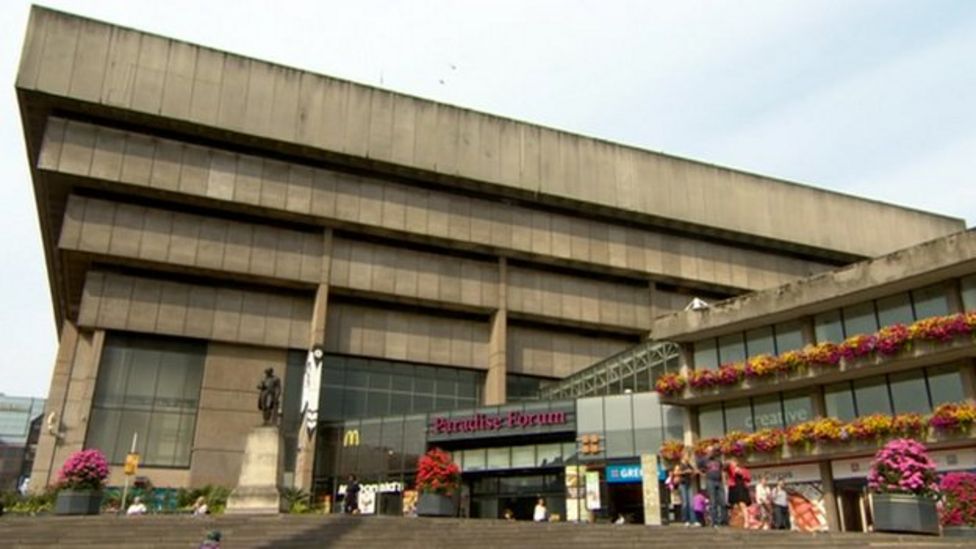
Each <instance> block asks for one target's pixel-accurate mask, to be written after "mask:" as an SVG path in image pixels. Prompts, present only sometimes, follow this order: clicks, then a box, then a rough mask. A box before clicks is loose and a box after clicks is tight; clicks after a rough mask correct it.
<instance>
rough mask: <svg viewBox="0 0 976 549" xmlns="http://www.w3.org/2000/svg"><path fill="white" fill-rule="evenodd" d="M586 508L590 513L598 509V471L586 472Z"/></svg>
mask: <svg viewBox="0 0 976 549" xmlns="http://www.w3.org/2000/svg"><path fill="white" fill-rule="evenodd" d="M586 508H587V509H588V510H590V511H595V510H597V509H599V508H600V471H587V472H586Z"/></svg>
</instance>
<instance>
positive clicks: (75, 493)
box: [54, 490, 102, 515]
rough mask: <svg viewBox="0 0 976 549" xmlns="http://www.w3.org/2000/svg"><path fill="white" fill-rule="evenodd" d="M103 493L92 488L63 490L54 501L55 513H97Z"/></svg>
mask: <svg viewBox="0 0 976 549" xmlns="http://www.w3.org/2000/svg"><path fill="white" fill-rule="evenodd" d="M101 507H102V493H101V492H96V491H92V490H61V491H59V492H58V498H57V500H56V501H55V503H54V514H55V515H97V514H98V512H99V510H100V509H101Z"/></svg>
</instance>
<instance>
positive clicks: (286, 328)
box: [16, 8, 963, 486]
mask: <svg viewBox="0 0 976 549" xmlns="http://www.w3.org/2000/svg"><path fill="white" fill-rule="evenodd" d="M16 87H17V93H18V98H19V101H20V108H21V113H22V122H23V127H24V134H25V139H26V142H27V148H28V161H29V162H30V166H31V171H32V177H33V183H34V189H35V195H36V199H37V206H38V214H39V218H40V224H41V230H42V236H43V241H44V247H45V253H46V258H47V264H48V272H49V277H50V285H51V293H52V299H53V304H54V313H55V318H56V322H57V323H58V329H59V333H60V337H61V343H60V350H59V353H58V356H57V361H56V365H55V370H54V375H53V378H52V383H51V391H50V395H49V398H48V401H47V409H46V413H47V414H51V413H53V414H54V417H55V418H57V421H58V428H57V429H52V430H51V431H50V432H45V433H44V434H43V435H42V438H41V441H40V444H39V449H38V455H37V459H36V462H35V463H36V465H35V468H34V475H33V476H34V479H35V482H34V483H33V484H34V486H42V485H43V484H45V482H49V481H52V480H53V479H54V472H56V469H57V468H58V467H59V466H60V464H61V463H62V462H63V461H64V459H65V458H66V457H67V456H68V455H69V454H70V453H71V452H72V451H74V450H77V449H79V448H82V447H83V446H85V445H86V444H92V443H93V442H92V436H93V435H92V433H91V418H92V415H93V413H94V411H95V410H94V408H93V400H95V399H96V397H97V395H98V394H100V393H99V391H102V390H103V389H100V387H101V385H99V384H100V382H101V381H100V380H103V379H105V376H104V375H103V376H100V375H99V368H100V365H102V364H103V363H104V362H105V360H107V359H106V358H105V356H103V355H104V353H103V349H104V348H105V345H106V339H107V338H108V339H109V340H111V339H112V337H113V334H154V335H157V336H160V337H162V338H164V339H165V338H182V339H185V340H190V341H195V342H202V344H204V345H205V347H206V351H205V358H204V359H203V364H204V365H203V366H202V368H203V373H202V380H200V381H199V394H198V396H195V397H194V398H195V399H196V400H193V399H190V400H188V402H195V404H194V406H195V408H194V409H193V410H192V412H189V413H190V415H192V417H193V424H192V427H191V428H190V432H191V433H192V440H191V441H190V442H189V444H190V447H189V448H186V449H185V451H186V452H189V454H188V455H189V458H188V460H189V461H188V465H187V464H185V463H184V464H182V465H180V466H172V467H155V468H154V467H148V468H144V469H143V473H144V474H146V475H148V476H149V477H150V478H151V479H152V481H153V482H154V483H155V484H156V485H157V486H186V485H200V484H206V483H218V484H233V482H234V480H235V479H236V478H237V472H238V470H239V467H240V457H241V452H242V450H243V444H244V439H245V435H246V433H247V431H248V430H249V429H250V427H251V426H253V425H255V424H257V423H258V422H259V419H258V418H259V415H258V413H257V411H256V410H255V409H254V402H253V400H254V398H253V397H254V388H253V385H254V383H255V382H256V380H257V379H258V378H259V377H260V372H261V371H262V370H263V368H265V367H267V366H269V365H271V366H275V367H276V369H277V370H279V372H282V373H283V372H285V371H286V370H287V368H286V367H285V365H286V363H287V361H288V360H289V359H288V356H289V351H292V352H298V351H304V350H307V349H308V348H309V347H310V346H312V345H315V344H321V345H324V346H325V348H326V351H327V352H328V353H330V354H334V355H346V356H356V357H371V358H374V359H384V360H391V361H401V362H404V363H415V364H424V365H431V366H449V367H452V368H457V369H461V370H466V371H467V370H470V371H475V372H478V375H479V376H482V377H479V378H478V379H483V390H482V391H481V393H480V394H481V398H482V401H483V403H485V404H496V403H502V402H505V401H506V379H507V378H510V377H511V376H514V375H520V376H528V377H529V378H531V379H558V378H561V377H564V376H566V375H569V374H571V373H572V372H574V371H578V370H579V369H581V368H584V367H586V366H587V365H589V364H591V363H593V362H595V361H597V360H599V359H601V358H604V357H606V356H609V355H611V354H613V353H615V352H618V351H620V350H622V349H625V348H627V347H628V346H630V345H632V344H633V343H635V342H637V341H639V340H641V339H642V338H644V337H646V336H647V334H648V333H649V331H650V330H651V326H652V322H653V319H654V318H655V317H658V316H660V315H662V314H667V313H669V312H673V311H676V310H680V309H681V308H683V307H684V305H685V304H686V303H687V302H688V301H689V300H690V299H691V298H692V297H693V296H702V297H706V298H709V299H714V298H721V297H728V296H733V295H738V294H741V293H744V292H748V291H753V290H760V289H763V288H768V287H772V286H776V285H778V284H782V283H784V282H787V281H789V280H792V279H795V278H797V277H803V276H808V275H811V274H815V273H820V272H824V271H826V270H829V269H831V268H834V267H836V266H838V265H842V264H846V263H849V262H851V261H854V260H857V259H861V258H864V257H868V256H873V255H877V254H879V253H885V252H889V251H892V250H895V249H898V248H901V247H905V246H908V245H911V244H914V243H917V242H921V241H925V240H929V239H931V238H935V237H939V236H942V235H946V234H950V233H953V232H956V231H959V230H961V229H962V228H963V223H962V221H961V220H958V219H952V218H947V217H944V216H939V215H933V214H929V213H925V212H920V211H915V210H910V209H905V208H898V207H893V206H889V205H885V204H881V203H877V202H873V201H869V200H864V199H860V198H856V197H851V196H846V195H841V194H837V193H832V192H827V191H823V190H819V189H814V188H810V187H805V186H802V185H797V184H793V183H789V182H783V181H778V180H774V179H770V178H766V177H762V176H759V175H755V174H750V173H744V172H738V171H734V170H730V169H726V168H722V167H718V166H713V165H708V164H703V163H699V162H693V161H688V160H684V159H680V158H674V157H670V156H666V155H662V154H658V153H652V152H648V151H643V150H639V149H635V148H631V147H625V146H621V145H617V144H614V143H609V142H605V141H600V140H597V139H592V138H587V137H582V136H578V135H572V134H569V133H565V132H560V131H556V130H551V129H548V128H543V127H539V126H535V125H531V124H527V123H523V122H518V121H514V120H509V119H504V118H500V117H496V116H491V115H487V114H483V113H478V112H473V111H469V110H465V109H462V108H458V107H454V106H449V105H444V104H439V103H435V102H432V101H428V100H424V99H420V98H415V97H411V96H407V95H403V94H398V93H394V92H391V91H388V90H383V89H377V88H373V87H369V86H364V85H360V84H356V83H352V82H348V81H343V80H338V79H335V78H330V77H327V76H322V75H318V74H312V73H308V72H304V71H301V70H297V69H292V68H288V67H282V66H278V65H273V64H270V63H266V62H262V61H258V60H254V59H248V58H244V57H241V56H237V55H233V54H230V53H225V52H221V51H216V50H213V49H208V48H205V47H201V46H196V45H193V44H187V43H185V42H180V41H178V40H173V39H168V38H165V37H160V36H156V35H151V34H147V33H142V32H139V31H135V30H131V29H127V28H123V27H118V26H114V25H110V24H106V23H102V22H97V21H92V20H89V19H84V18H80V17H76V16H73V15H69V14H64V13H60V12H56V11H51V10H48V9H44V8H34V9H33V10H32V12H31V19H30V22H29V24H28V31H27V36H26V40H25V44H24V49H23V54H22V60H21V65H20V70H19V72H18V75H17V82H16ZM126 360H128V359H126ZM160 368H163V367H162V366H160ZM160 371H164V370H160ZM163 377H165V376H163ZM326 377H328V361H327V364H326ZM104 383H108V382H107V381H106V382H104ZM285 384H286V385H287V384H288V379H285ZM146 402H155V404H151V406H168V404H165V403H162V404H160V402H158V399H157V401H154V400H152V399H151V398H150V399H149V400H147V401H146ZM105 406H109V405H108V404H106V405H105ZM105 410H108V408H104V409H103V411H102V412H99V413H108V412H106V411H105ZM113 413H114V412H113ZM167 413H169V412H167ZM173 413H174V414H176V415H179V414H184V415H186V414H187V413H188V412H186V411H185V410H184V411H183V412H173ZM174 417H175V416H174ZM147 421H148V420H147ZM184 428H185V426H181V427H179V428H178V429H184ZM180 432H184V431H180ZM311 448H314V445H313V446H311V447H309V448H308V449H306V450H304V451H303V452H302V453H300V455H299V456H298V458H297V460H298V465H297V466H296V471H295V479H296V483H297V484H299V485H304V486H307V485H308V484H309V482H310V478H311V476H312V471H311V463H312V461H313V460H312V458H311V456H310V455H309V454H310V453H311V452H312V450H311ZM181 451H182V450H181ZM119 474H120V473H119V471H118V470H115V469H113V482H117V481H118V480H119V478H120V477H119Z"/></svg>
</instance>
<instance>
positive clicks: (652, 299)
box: [647, 280, 660, 339]
mask: <svg viewBox="0 0 976 549" xmlns="http://www.w3.org/2000/svg"><path fill="white" fill-rule="evenodd" d="M647 293H648V294H649V295H648V298H647V300H648V307H649V308H650V311H649V317H650V319H651V326H653V325H654V319H655V318H657V315H658V311H659V310H660V307H659V306H658V304H657V283H656V282H654V281H653V280H652V281H650V282H648V283H647ZM653 337H654V333H653V332H652V331H651V330H650V329H648V331H647V338H648V339H650V338H653Z"/></svg>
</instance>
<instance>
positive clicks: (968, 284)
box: [960, 275, 976, 311]
mask: <svg viewBox="0 0 976 549" xmlns="http://www.w3.org/2000/svg"><path fill="white" fill-rule="evenodd" d="M960 284H961V288H962V306H963V308H964V309H965V310H967V311H972V310H976V275H970V276H967V277H965V278H963V279H962V280H961V281H960Z"/></svg>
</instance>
